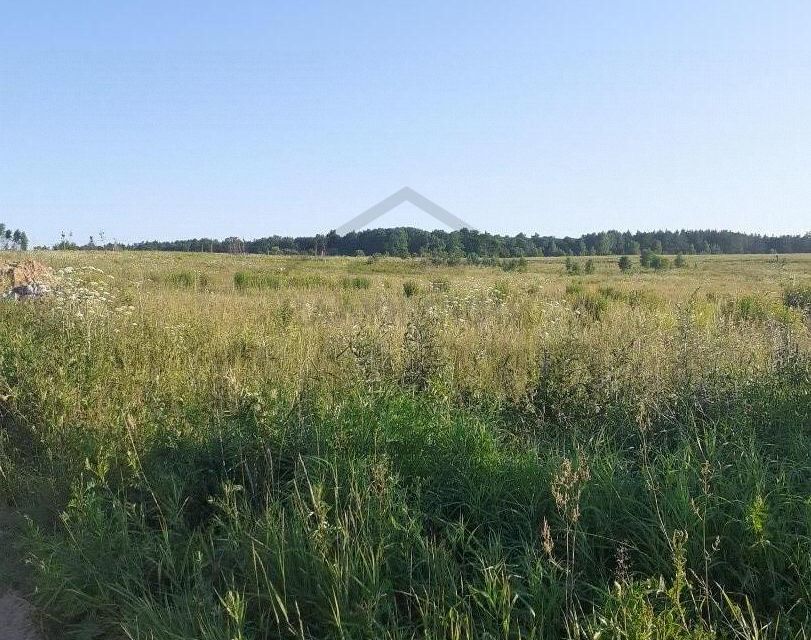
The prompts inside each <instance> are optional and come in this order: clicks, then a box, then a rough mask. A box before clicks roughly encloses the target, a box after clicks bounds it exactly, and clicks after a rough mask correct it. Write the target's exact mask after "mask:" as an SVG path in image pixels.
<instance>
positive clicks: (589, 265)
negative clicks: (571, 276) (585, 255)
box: [583, 258, 595, 275]
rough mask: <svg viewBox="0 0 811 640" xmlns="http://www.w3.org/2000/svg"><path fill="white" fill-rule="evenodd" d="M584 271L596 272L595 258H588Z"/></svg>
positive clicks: (588, 272) (587, 272)
mask: <svg viewBox="0 0 811 640" xmlns="http://www.w3.org/2000/svg"><path fill="white" fill-rule="evenodd" d="M583 271H584V273H586V274H587V275H588V274H592V273H594V271H595V268H594V260H592V259H591V258H589V259H588V260H586V266H585V268H584V269H583Z"/></svg>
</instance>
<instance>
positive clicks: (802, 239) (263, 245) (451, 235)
mask: <svg viewBox="0 0 811 640" xmlns="http://www.w3.org/2000/svg"><path fill="white" fill-rule="evenodd" d="M126 248H128V249H135V250H160V251H200V252H214V253H235V252H239V253H263V254H311V255H322V254H323V255H340V256H354V255H367V256H371V255H375V254H380V255H391V256H401V257H406V256H436V255H448V256H452V255H458V256H468V257H470V256H473V257H476V256H478V257H481V258H517V257H534V256H566V255H570V256H571V255H573V256H583V255H638V254H640V253H642V251H651V252H653V253H656V254H662V253H664V254H678V253H683V254H686V255H688V254H711V253H811V232H808V233H805V234H804V235H783V236H765V235H756V234H748V233H739V232H736V231H716V230H712V229H707V230H681V231H637V232H634V233H632V232H630V231H624V232H622V231H613V230H612V231H601V232H598V233H587V234H585V235H582V236H580V237H578V238H571V237H565V238H556V237H553V236H541V235H538V234H535V235H532V236H527V235H525V234H523V233H519V234H517V235H515V236H508V235H497V234H491V233H487V232H478V231H471V230H469V229H462V230H461V231H424V230H422V229H415V228H412V227H396V228H392V229H368V230H364V231H353V232H351V233H347V234H346V235H343V236H340V235H338V234H337V233H335V231H330V232H329V233H328V234H326V235H316V236H300V237H291V236H269V237H266V238H257V239H255V240H245V241H242V240H239V239H238V238H234V237H230V238H226V239H224V240H214V239H210V238H199V239H198V238H195V239H192V240H172V241H157V240H155V241H150V242H138V243H135V244H131V245H128V246H127V247H126Z"/></svg>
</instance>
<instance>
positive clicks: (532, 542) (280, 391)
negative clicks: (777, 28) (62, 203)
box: [0, 254, 811, 639]
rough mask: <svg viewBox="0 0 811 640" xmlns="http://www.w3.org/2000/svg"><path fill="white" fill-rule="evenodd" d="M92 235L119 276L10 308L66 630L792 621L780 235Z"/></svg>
mask: <svg viewBox="0 0 811 640" xmlns="http://www.w3.org/2000/svg"><path fill="white" fill-rule="evenodd" d="M93 258H94V259H96V260H106V261H107V262H102V263H99V264H98V266H99V267H101V269H102V270H103V271H105V272H106V273H107V274H109V275H113V276H114V277H115V279H114V280H111V281H112V282H114V283H115V285H114V287H113V288H114V296H113V298H114V299H112V300H109V301H102V302H101V303H96V302H93V303H92V304H93V306H92V307H88V306H85V307H82V308H81V309H79V308H77V307H76V306H75V305H72V304H57V303H56V302H45V303H43V304H30V305H3V306H0V385H2V389H0V394H2V395H1V396H0V397H2V404H1V405H0V407H1V408H2V421H3V430H2V440H0V471H1V473H0V488H1V489H2V491H3V495H4V496H5V498H6V500H7V501H8V502H9V503H11V504H13V505H15V508H17V509H19V510H21V511H23V512H25V513H28V514H29V515H30V516H31V520H30V522H31V524H30V528H29V531H28V533H27V535H26V538H25V544H26V546H27V549H28V552H29V554H30V555H29V559H30V561H31V564H30V566H31V568H32V571H33V579H34V582H35V584H36V587H37V597H38V599H39V602H40V603H41V605H42V606H43V608H44V609H45V610H46V611H47V612H48V614H49V615H51V616H54V617H55V618H56V619H58V620H59V621H60V625H61V631H62V633H63V634H65V635H66V636H72V637H77V638H78V637H99V638H108V637H109V638H114V637H122V636H123V637H133V638H175V637H183V638H187V637H188V638H191V637H194V638H212V639H213V638H218V639H219V638H258V637H290V638H335V637H339V638H340V637H343V638H414V637H420V638H487V637H492V638H550V637H555V638H556V637H571V638H595V637H611V638H613V637H617V638H623V637H628V638H716V637H717V638H723V637H742V638H762V637H796V638H801V637H805V636H804V635H803V634H804V633H805V630H806V629H807V628H808V626H809V624H811V618H810V616H811V611H809V602H811V501H810V500H809V496H811V450H809V448H808V445H807V438H808V435H809V429H811V336H810V335H809V328H808V324H807V318H806V316H805V315H804V312H803V311H802V310H801V309H797V308H796V307H795V306H791V305H788V304H786V302H787V301H788V299H785V300H784V299H782V298H781V296H782V295H783V293H782V291H783V287H784V285H785V286H789V285H790V282H788V281H785V280H784V278H786V277H787V276H786V274H785V273H784V272H776V271H774V272H773V271H771V270H770V268H769V266H768V265H767V263H766V262H765V260H764V261H763V262H755V261H748V260H747V261H745V262H742V263H741V264H738V265H736V267H735V268H730V269H729V270H725V268H724V266H723V265H724V264H725V263H717V262H716V261H713V260H710V259H708V260H707V261H706V263H704V264H702V265H701V268H700V269H698V268H697V269H696V270H692V269H691V270H673V271H670V272H667V273H666V274H661V273H660V274H644V273H643V274H639V275H634V276H631V277H630V278H633V279H629V276H627V275H621V274H620V272H619V270H617V271H616V274H615V275H614V274H611V273H607V272H606V270H607V269H608V267H607V266H602V267H601V269H600V271H599V274H600V275H599V278H600V282H599V283H597V282H594V283H591V282H571V279H570V278H568V277H566V276H564V275H562V274H561V273H560V272H561V271H562V269H561V268H560V263H559V262H558V263H557V264H553V263H548V262H546V261H528V263H527V265H526V267H527V270H526V272H520V271H518V270H513V271H508V272H504V271H502V272H494V273H493V274H492V276H490V275H485V276H482V275H481V274H482V272H481V270H479V269H476V268H474V267H470V268H465V267H457V268H448V267H441V266H434V267H425V266H421V267H420V269H427V271H425V272H424V273H420V272H418V271H417V269H416V268H415V267H413V265H410V263H408V262H404V261H391V262H388V261H385V260H381V261H379V262H378V263H375V265H373V266H374V267H375V270H374V274H375V275H374V280H371V279H370V278H367V277H365V276H359V275H356V274H357V273H358V272H362V271H360V270H359V267H358V265H365V262H364V261H363V260H342V261H326V262H319V261H315V260H313V261H304V262H294V261H292V260H279V259H265V260H264V261H260V260H259V259H250V260H248V259H242V258H228V259H226V258H222V259H218V260H219V261H217V262H212V261H213V260H214V259H212V258H211V257H205V256H188V257H186V258H184V259H183V261H182V263H181V264H177V262H176V260H177V258H174V257H173V259H172V261H171V262H170V261H169V260H168V258H166V257H164V256H160V255H156V256H154V262H153V263H152V264H150V265H145V264H143V263H142V262H141V261H143V260H144V257H142V256H138V257H137V258H135V257H131V256H129V255H122V256H116V255H112V256H109V257H96V256H93ZM48 259H50V260H52V261H54V264H56V265H57V266H62V265H61V264H60V263H59V261H68V260H82V259H88V258H87V257H85V256H65V255H63V254H53V255H50V256H48ZM164 260H166V262H165V263H164V262H163V261H164ZM240 260H242V261H243V262H237V263H236V264H235V263H234V262H235V261H240ZM206 261H209V262H206ZM399 264H402V265H403V266H402V268H401V270H400V271H398V270H397V268H395V267H396V265H399ZM809 268H811V263H809V262H802V263H795V264H794V269H795V270H796V273H794V274H793V277H794V278H795V279H796V278H797V277H799V278H803V277H807V276H808V270H809ZM147 270H148V271H150V272H157V273H161V272H163V273H166V274H171V273H182V272H183V271H188V272H190V273H196V272H200V273H206V274H207V277H208V282H207V285H206V293H205V297H204V298H203V296H202V295H201V294H202V292H198V291H197V289H196V288H191V290H190V291H189V292H187V293H184V294H183V296H178V295H176V292H173V291H170V290H167V289H166V288H165V285H164V286H163V287H161V286H160V283H161V282H163V283H166V282H170V279H169V278H170V277H171V276H167V277H166V278H165V279H161V280H159V281H158V282H153V281H151V280H144V279H142V278H141V277H140V276H139V273H141V272H143V271H147ZM693 271H695V273H693ZM415 274H416V275H415ZM94 277H95V276H94ZM98 277H105V274H100V275H98ZM595 277H596V276H595ZM270 283H278V286H275V285H273V284H270ZM437 283H439V284H437ZM702 288H704V289H708V290H707V291H701V289H702ZM235 290H236V292H235ZM267 292H270V293H272V295H266V293H267ZM409 292H410V293H409ZM236 293H238V294H239V295H236ZM198 296H199V297H198ZM94 299H95V298H94ZM203 300H204V302H203ZM125 303H126V304H125ZM88 304H90V303H88ZM130 307H132V310H131V309H130ZM89 308H92V309H93V313H88V312H87V310H88V309H89Z"/></svg>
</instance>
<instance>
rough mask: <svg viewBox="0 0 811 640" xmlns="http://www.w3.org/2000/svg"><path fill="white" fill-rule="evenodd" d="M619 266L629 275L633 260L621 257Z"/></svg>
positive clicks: (618, 262)
mask: <svg viewBox="0 0 811 640" xmlns="http://www.w3.org/2000/svg"><path fill="white" fill-rule="evenodd" d="M617 266H618V267H619V268H620V271H622V272H623V273H628V272H629V271H630V270H631V259H630V258H629V257H628V256H620V259H619V260H618V261H617Z"/></svg>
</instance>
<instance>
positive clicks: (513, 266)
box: [501, 256, 527, 271]
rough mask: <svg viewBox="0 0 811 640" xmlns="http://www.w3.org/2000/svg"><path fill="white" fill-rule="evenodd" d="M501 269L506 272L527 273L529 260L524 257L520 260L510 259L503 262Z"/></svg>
mask: <svg viewBox="0 0 811 640" xmlns="http://www.w3.org/2000/svg"><path fill="white" fill-rule="evenodd" d="M501 268H502V269H503V270H504V271H526V270H527V259H526V258H525V257H524V256H521V257H520V258H508V259H506V260H502V261H501Z"/></svg>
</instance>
